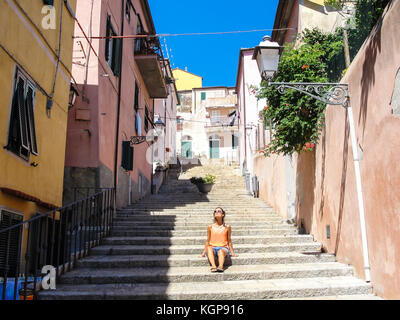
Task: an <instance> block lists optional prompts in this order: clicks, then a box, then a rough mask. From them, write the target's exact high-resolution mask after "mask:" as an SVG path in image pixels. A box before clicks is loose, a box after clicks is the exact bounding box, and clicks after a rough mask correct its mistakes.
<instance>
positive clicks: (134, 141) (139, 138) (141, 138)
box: [130, 136, 158, 146]
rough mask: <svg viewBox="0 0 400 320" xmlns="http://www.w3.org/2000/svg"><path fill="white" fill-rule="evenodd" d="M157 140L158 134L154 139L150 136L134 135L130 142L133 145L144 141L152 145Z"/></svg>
mask: <svg viewBox="0 0 400 320" xmlns="http://www.w3.org/2000/svg"><path fill="white" fill-rule="evenodd" d="M157 140H158V136H155V137H154V138H153V139H149V137H148V136H134V137H131V139H130V143H131V146H134V145H138V144H141V143H143V142H149V143H150V145H152V144H153V143H154V142H157Z"/></svg>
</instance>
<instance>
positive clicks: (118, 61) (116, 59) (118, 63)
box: [113, 39, 122, 77]
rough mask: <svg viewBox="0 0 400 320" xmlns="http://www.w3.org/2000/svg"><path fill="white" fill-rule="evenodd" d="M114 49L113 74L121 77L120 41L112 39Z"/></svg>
mask: <svg viewBox="0 0 400 320" xmlns="http://www.w3.org/2000/svg"><path fill="white" fill-rule="evenodd" d="M113 40H114V45H113V47H114V48H115V51H114V54H113V72H114V74H115V75H116V76H117V77H119V76H120V75H121V62H122V39H113Z"/></svg>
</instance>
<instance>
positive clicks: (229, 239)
mask: <svg viewBox="0 0 400 320" xmlns="http://www.w3.org/2000/svg"><path fill="white" fill-rule="evenodd" d="M231 233H232V229H231V226H230V225H229V226H228V245H229V249H230V250H231V254H232V257H238V256H239V255H238V254H236V253H235V252H234V250H233V245H232V239H231Z"/></svg>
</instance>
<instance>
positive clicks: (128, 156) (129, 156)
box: [121, 141, 133, 171]
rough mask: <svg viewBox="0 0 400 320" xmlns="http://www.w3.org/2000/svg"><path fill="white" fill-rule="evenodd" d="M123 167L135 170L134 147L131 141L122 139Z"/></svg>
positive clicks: (127, 169)
mask: <svg viewBox="0 0 400 320" xmlns="http://www.w3.org/2000/svg"><path fill="white" fill-rule="evenodd" d="M121 167H122V168H124V169H125V170H126V171H133V147H132V146H131V142H130V141H122V163H121Z"/></svg>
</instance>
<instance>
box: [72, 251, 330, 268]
mask: <svg viewBox="0 0 400 320" xmlns="http://www.w3.org/2000/svg"><path fill="white" fill-rule="evenodd" d="M230 261H231V263H230V262H229V260H228V261H227V265H229V264H232V265H256V264H257V265H259V264H287V263H317V262H335V256H334V255H332V254H326V253H321V252H307V253H299V252H263V253H242V254H240V255H239V256H238V257H231V258H230ZM77 266H78V267H80V268H133V267H142V268H146V267H196V266H197V267H198V266H209V262H208V260H207V258H203V257H200V256H199V255H188V254H182V255H171V256H169V255H121V256H112V255H104V256H88V257H86V258H83V259H81V260H79V261H78V262H77Z"/></svg>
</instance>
